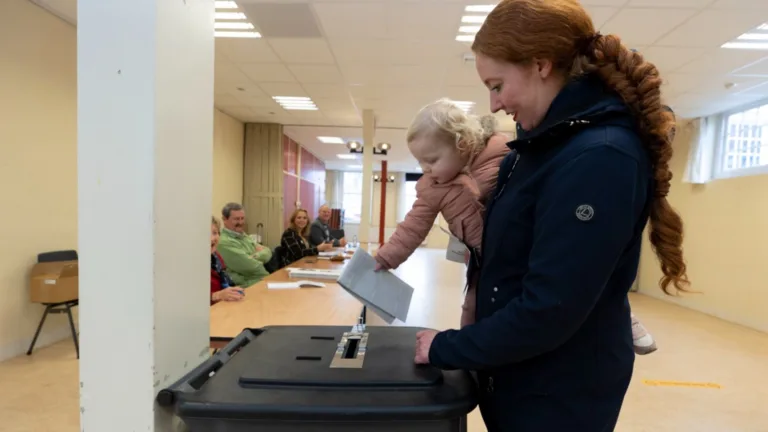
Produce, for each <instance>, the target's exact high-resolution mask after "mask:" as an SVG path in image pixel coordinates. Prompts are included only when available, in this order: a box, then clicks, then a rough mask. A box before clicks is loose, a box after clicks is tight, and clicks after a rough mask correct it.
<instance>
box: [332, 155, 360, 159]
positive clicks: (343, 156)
mask: <svg viewBox="0 0 768 432" xmlns="http://www.w3.org/2000/svg"><path fill="white" fill-rule="evenodd" d="M336 157H338V158H339V159H357V156H355V155H353V154H337V155H336Z"/></svg>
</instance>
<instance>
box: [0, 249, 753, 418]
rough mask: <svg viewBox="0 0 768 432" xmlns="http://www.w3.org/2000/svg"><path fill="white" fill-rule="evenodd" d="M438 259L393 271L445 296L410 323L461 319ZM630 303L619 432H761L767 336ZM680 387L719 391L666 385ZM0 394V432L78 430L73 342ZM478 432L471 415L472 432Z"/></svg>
mask: <svg viewBox="0 0 768 432" xmlns="http://www.w3.org/2000/svg"><path fill="white" fill-rule="evenodd" d="M443 254H444V252H443V251H435V250H420V251H419V252H418V253H416V254H414V257H413V259H412V260H411V261H410V262H408V263H407V264H406V265H404V266H403V267H401V268H400V269H399V270H398V273H399V274H401V275H402V277H404V278H405V279H406V280H409V282H411V283H412V284H413V285H414V286H416V287H418V286H425V285H423V284H434V285H436V286H439V287H440V291H442V292H443V293H445V295H444V296H441V298H440V299H430V298H428V297H429V296H420V295H419V293H418V292H417V294H416V296H415V297H414V307H420V308H423V309H424V310H427V309H431V310H428V311H427V312H426V314H425V315H424V317H423V318H422V319H418V320H417V321H422V323H418V324H417V325H423V324H427V322H428V324H429V325H430V326H431V327H436V328H443V327H452V326H454V323H455V322H458V312H459V309H458V301H459V297H458V295H457V293H458V292H460V287H459V288H457V285H460V282H459V281H461V279H462V269H461V266H460V265H455V264H453V263H448V262H446V261H445V259H444V258H443ZM427 268H430V270H426V271H425V269H427ZM446 298H448V299H449V300H446ZM631 301H632V305H633V308H634V310H635V312H636V313H637V315H638V316H639V317H640V319H641V320H642V321H643V322H644V323H645V324H646V326H647V327H648V328H649V329H650V330H651V331H652V332H653V334H654V336H655V337H656V339H657V341H658V345H659V351H657V352H656V353H654V354H651V355H649V356H645V357H640V358H638V359H637V362H636V370H635V378H634V380H633V382H632V386H631V388H630V390H629V394H628V395H627V399H626V403H625V404H624V409H623V411H622V415H621V420H620V423H619V427H618V428H617V431H620V432H646V431H648V432H651V431H653V432H768V335H767V334H764V333H760V332H757V331H753V330H750V329H746V328H743V327H740V326H737V325H733V324H729V323H726V322H724V321H721V320H718V319H715V318H712V317H709V316H706V315H703V314H700V313H697V312H693V311H689V310H686V309H682V308H680V307H677V306H674V305H671V304H668V303H663V302H660V301H658V300H654V299H650V298H648V297H644V296H632V298H631ZM420 304H421V305H422V306H419V305H420ZM430 304H431V306H432V308H429V305H430ZM435 305H439V307H435ZM413 310H415V309H412V311H413ZM409 321H411V320H410V319H409ZM654 382H656V383H659V382H660V383H661V384H665V385H651V384H653V383H654ZM686 382H689V383H690V382H692V383H712V384H716V385H717V386H719V388H712V387H697V386H681V385H670V384H676V383H686ZM0 394H1V395H2V397H1V398H0V400H2V403H0V431H2V432H6V431H7V432H77V431H78V430H79V412H78V407H79V402H78V397H79V396H78V362H77V359H76V358H75V352H74V348H73V347H72V343H71V341H70V340H65V341H62V342H60V343H58V344H56V345H53V346H51V347H48V348H44V349H40V350H39V351H36V352H35V354H34V355H33V356H31V357H26V356H23V357H19V358H16V359H12V360H9V361H7V362H4V363H0ZM484 430H485V428H484V427H483V426H482V420H481V419H480V416H479V415H477V413H473V414H472V415H471V416H470V431H472V432H482V431H484ZM104 432H109V431H104Z"/></svg>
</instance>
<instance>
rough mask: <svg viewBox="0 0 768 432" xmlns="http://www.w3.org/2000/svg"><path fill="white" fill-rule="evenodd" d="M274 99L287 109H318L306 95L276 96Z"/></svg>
mask: <svg viewBox="0 0 768 432" xmlns="http://www.w3.org/2000/svg"><path fill="white" fill-rule="evenodd" d="M272 99H274V100H275V102H277V103H278V104H280V106H281V107H283V109H286V110H296V111H317V105H315V103H314V102H312V99H310V98H308V97H305V96H274V97H273V98H272Z"/></svg>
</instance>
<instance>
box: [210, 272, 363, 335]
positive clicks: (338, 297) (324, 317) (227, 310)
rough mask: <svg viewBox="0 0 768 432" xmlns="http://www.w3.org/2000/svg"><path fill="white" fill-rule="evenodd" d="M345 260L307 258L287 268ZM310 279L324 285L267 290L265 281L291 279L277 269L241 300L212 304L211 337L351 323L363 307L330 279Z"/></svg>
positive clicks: (247, 290) (355, 319)
mask: <svg viewBox="0 0 768 432" xmlns="http://www.w3.org/2000/svg"><path fill="white" fill-rule="evenodd" d="M346 262H348V260H347V261H345V262H344V263H341V262H333V261H330V260H324V259H319V258H317V257H307V258H302V259H301V260H299V261H297V262H295V263H293V264H291V265H290V266H289V267H300V268H318V269H337V268H342V267H343V266H344V265H345V264H346ZM314 280H316V281H318V282H323V283H324V284H325V285H326V286H325V287H324V288H298V289H268V288H267V283H269V282H288V281H295V279H289V278H288V271H287V270H286V269H281V270H278V271H277V272H275V273H272V274H271V275H269V276H267V277H266V278H264V279H263V280H262V281H260V282H258V283H256V284H255V285H252V286H251V287H249V288H247V289H246V290H245V298H244V299H243V300H241V301H239V302H219V303H216V304H215V305H213V306H212V307H211V338H231V337H235V336H237V335H238V334H240V332H242V330H243V329H245V328H259V327H265V326H268V325H348V326H350V328H351V327H352V326H353V325H355V324H356V323H357V322H358V318H359V317H360V314H361V312H362V310H363V307H362V305H361V304H360V301H358V300H356V299H355V298H354V297H352V296H351V295H350V294H348V293H347V292H346V291H344V289H343V288H341V287H340V286H339V285H338V284H337V283H336V282H335V281H333V280H321V279H314Z"/></svg>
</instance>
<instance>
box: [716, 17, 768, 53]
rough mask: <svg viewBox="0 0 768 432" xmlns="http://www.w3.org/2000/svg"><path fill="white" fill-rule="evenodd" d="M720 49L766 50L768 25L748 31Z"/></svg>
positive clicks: (767, 48)
mask: <svg viewBox="0 0 768 432" xmlns="http://www.w3.org/2000/svg"><path fill="white" fill-rule="evenodd" d="M721 48H730V49H745V50H768V23H766V24H762V25H760V26H758V27H757V28H755V29H754V30H750V31H748V32H746V33H744V34H743V35H741V36H739V37H737V38H736V39H734V40H732V41H730V42H726V43H724V44H723V45H722V46H721Z"/></svg>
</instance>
